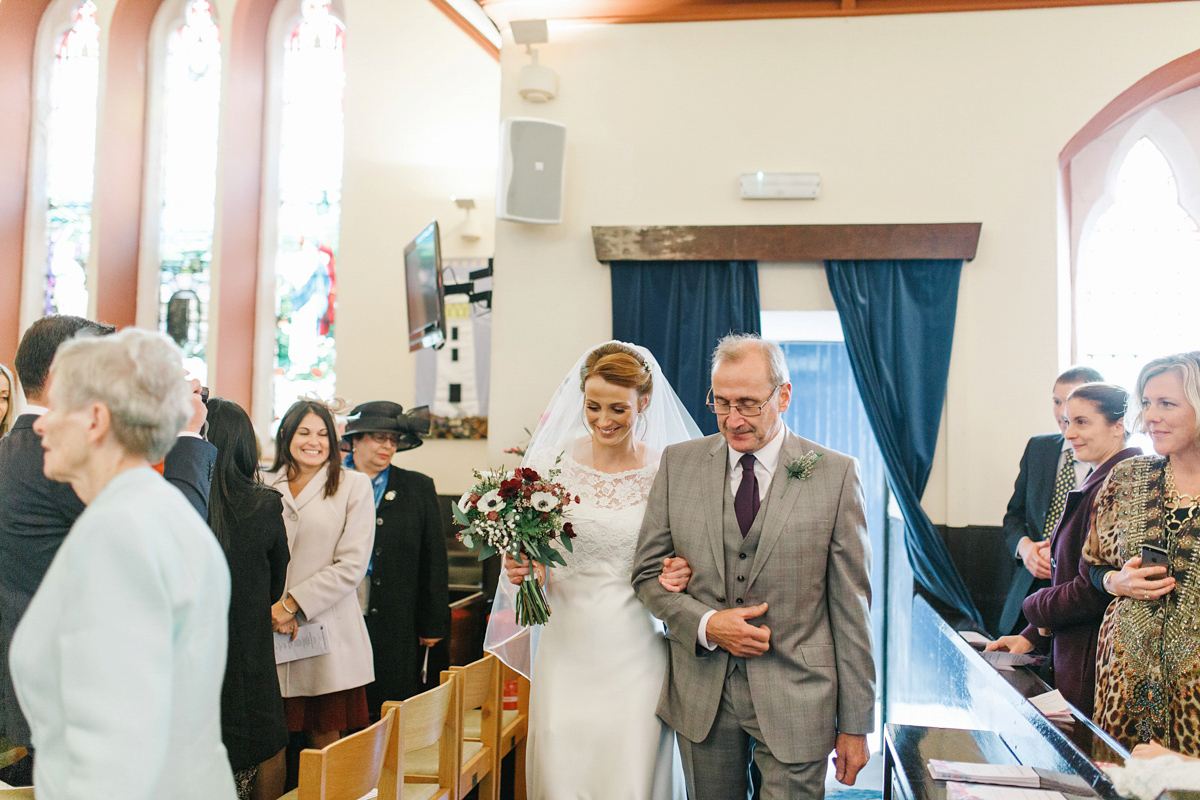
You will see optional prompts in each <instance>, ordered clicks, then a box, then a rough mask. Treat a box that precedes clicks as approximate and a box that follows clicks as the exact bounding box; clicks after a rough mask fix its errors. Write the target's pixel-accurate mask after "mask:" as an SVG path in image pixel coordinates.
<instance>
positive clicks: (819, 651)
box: [797, 644, 837, 667]
mask: <svg viewBox="0 0 1200 800" xmlns="http://www.w3.org/2000/svg"><path fill="white" fill-rule="evenodd" d="M797 649H799V650H800V655H801V656H802V657H803V658H804V663H805V664H807V665H808V666H810V667H836V666H837V659H836V658H835V656H834V651H833V645H831V644H802V645H798V646H797Z"/></svg>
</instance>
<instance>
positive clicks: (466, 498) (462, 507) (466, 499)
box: [458, 492, 471, 514]
mask: <svg viewBox="0 0 1200 800" xmlns="http://www.w3.org/2000/svg"><path fill="white" fill-rule="evenodd" d="M458 510H459V511H461V512H462V513H464V514H466V513H467V512H468V511H470V510H471V493H470V492H463V496H462V497H460V498H458Z"/></svg>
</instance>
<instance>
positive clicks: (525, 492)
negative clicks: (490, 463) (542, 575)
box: [453, 462, 579, 625]
mask: <svg viewBox="0 0 1200 800" xmlns="http://www.w3.org/2000/svg"><path fill="white" fill-rule="evenodd" d="M556 463H557V462H556ZM558 473H559V470H557V469H551V470H549V471H548V472H547V474H546V476H545V477H543V476H541V475H539V474H538V473H537V472H536V471H535V470H533V469H529V468H528V467H518V468H517V469H516V470H514V471H512V472H506V471H505V470H504V469H503V468H501V469H500V470H497V471H495V472H480V471H478V470H476V471H475V479H476V484H475V485H474V486H472V487H471V489H470V490H469V491H467V492H466V493H465V494H463V496H462V497H461V498H459V501H458V503H457V504H456V505H455V506H454V507H453V509H454V521H455V522H457V523H458V524H459V525H462V526H463V530H462V531H460V532H459V534H458V539H459V541H461V542H462V543H463V544H464V545H466V547H467V549H468V550H471V551H472V552H477V553H478V556H479V560H480V561H483V560H484V559H487V558H491V557H492V556H494V555H497V554H501V553H503V554H506V555H508V556H510V557H512V558H514V559H520V558H521V556H522V555H525V556H528V558H529V560H530V562H531V564H532V563H533V562H536V563H538V564H541V565H543V566H544V567H546V569H547V570H549V569H551V568H553V567H554V566H555V565H556V564H566V563H567V562H566V561H565V560H564V559H563V557H562V554H561V553H560V552H559V551H558V549H557V548H555V547H554V546H553V545H552V542H554V541H556V540H557V541H559V542H561V543H562V547H563V548H564V549H565V550H566V551H567V552H571V549H572V547H571V539H573V538H574V537H575V532H574V531H573V530H572V528H571V523H570V522H568V521H566V520H565V519H564V515H565V512H566V509H567V506H569V505H570V504H571V502H572V497H571V494H570V493H569V492H568V491H567V490H566V488H565V487H563V486H562V484H559V483H555V482H554V479H555V478H557V477H558ZM574 502H579V499H578V498H574ZM516 606H517V608H516V613H517V624H519V625H544V624H545V623H546V622H547V621H548V620H549V619H550V603H549V602H548V601H547V599H546V592H545V589H544V588H543V587H542V585H541V583H540V582H539V581H538V580H537V579H536V577H534V576H531V579H528V580H525V581H523V582H522V583H521V586H520V587H519V589H518V590H517V603H516Z"/></svg>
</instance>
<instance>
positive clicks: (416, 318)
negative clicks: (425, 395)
mask: <svg viewBox="0 0 1200 800" xmlns="http://www.w3.org/2000/svg"><path fill="white" fill-rule="evenodd" d="M404 275H405V280H406V282H407V285H408V350H409V352H410V353H411V352H413V351H415V350H420V349H421V348H422V347H435V348H436V347H441V346H442V344H443V343H444V342H445V341H446V299H445V291H444V289H443V287H442V246H441V240H440V237H439V236H438V224H437V220H434V221H433V222H431V223H429V224H428V225H426V226H425V228H424V229H423V230H422V231H421V232H420V233H418V234H417V235H416V237H414V238H413V240H412V241H411V242H409V243H408V245H407V246H406V247H405V248H404Z"/></svg>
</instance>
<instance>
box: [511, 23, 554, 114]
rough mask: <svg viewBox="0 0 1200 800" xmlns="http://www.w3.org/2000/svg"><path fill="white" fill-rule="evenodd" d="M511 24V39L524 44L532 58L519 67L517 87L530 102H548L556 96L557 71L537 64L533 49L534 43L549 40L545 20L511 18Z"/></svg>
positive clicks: (544, 42) (543, 42) (535, 51)
mask: <svg viewBox="0 0 1200 800" xmlns="http://www.w3.org/2000/svg"><path fill="white" fill-rule="evenodd" d="M511 26H512V36H513V41H514V42H516V43H517V44H523V45H525V52H526V53H528V54H529V57H530V58H531V59H533V63H531V64H526V65H525V66H523V67H521V74H520V77H519V78H518V79H517V89H518V91H519V92H520V93H521V97H523V98H524V99H526V100H528V101H529V102H531V103H548V102H550V101H551V100H553V99H554V98H555V97H557V96H558V73H557V72H555V71H554V70H552V69H550V68H549V67H544V66H542V65H541V64H539V63H538V54H537V50H534V49H533V45H535V44H546V43H547V42H549V41H550V33H549V28H548V27H547V25H546V20H544V19H524V20H513V21H512V23H511Z"/></svg>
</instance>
